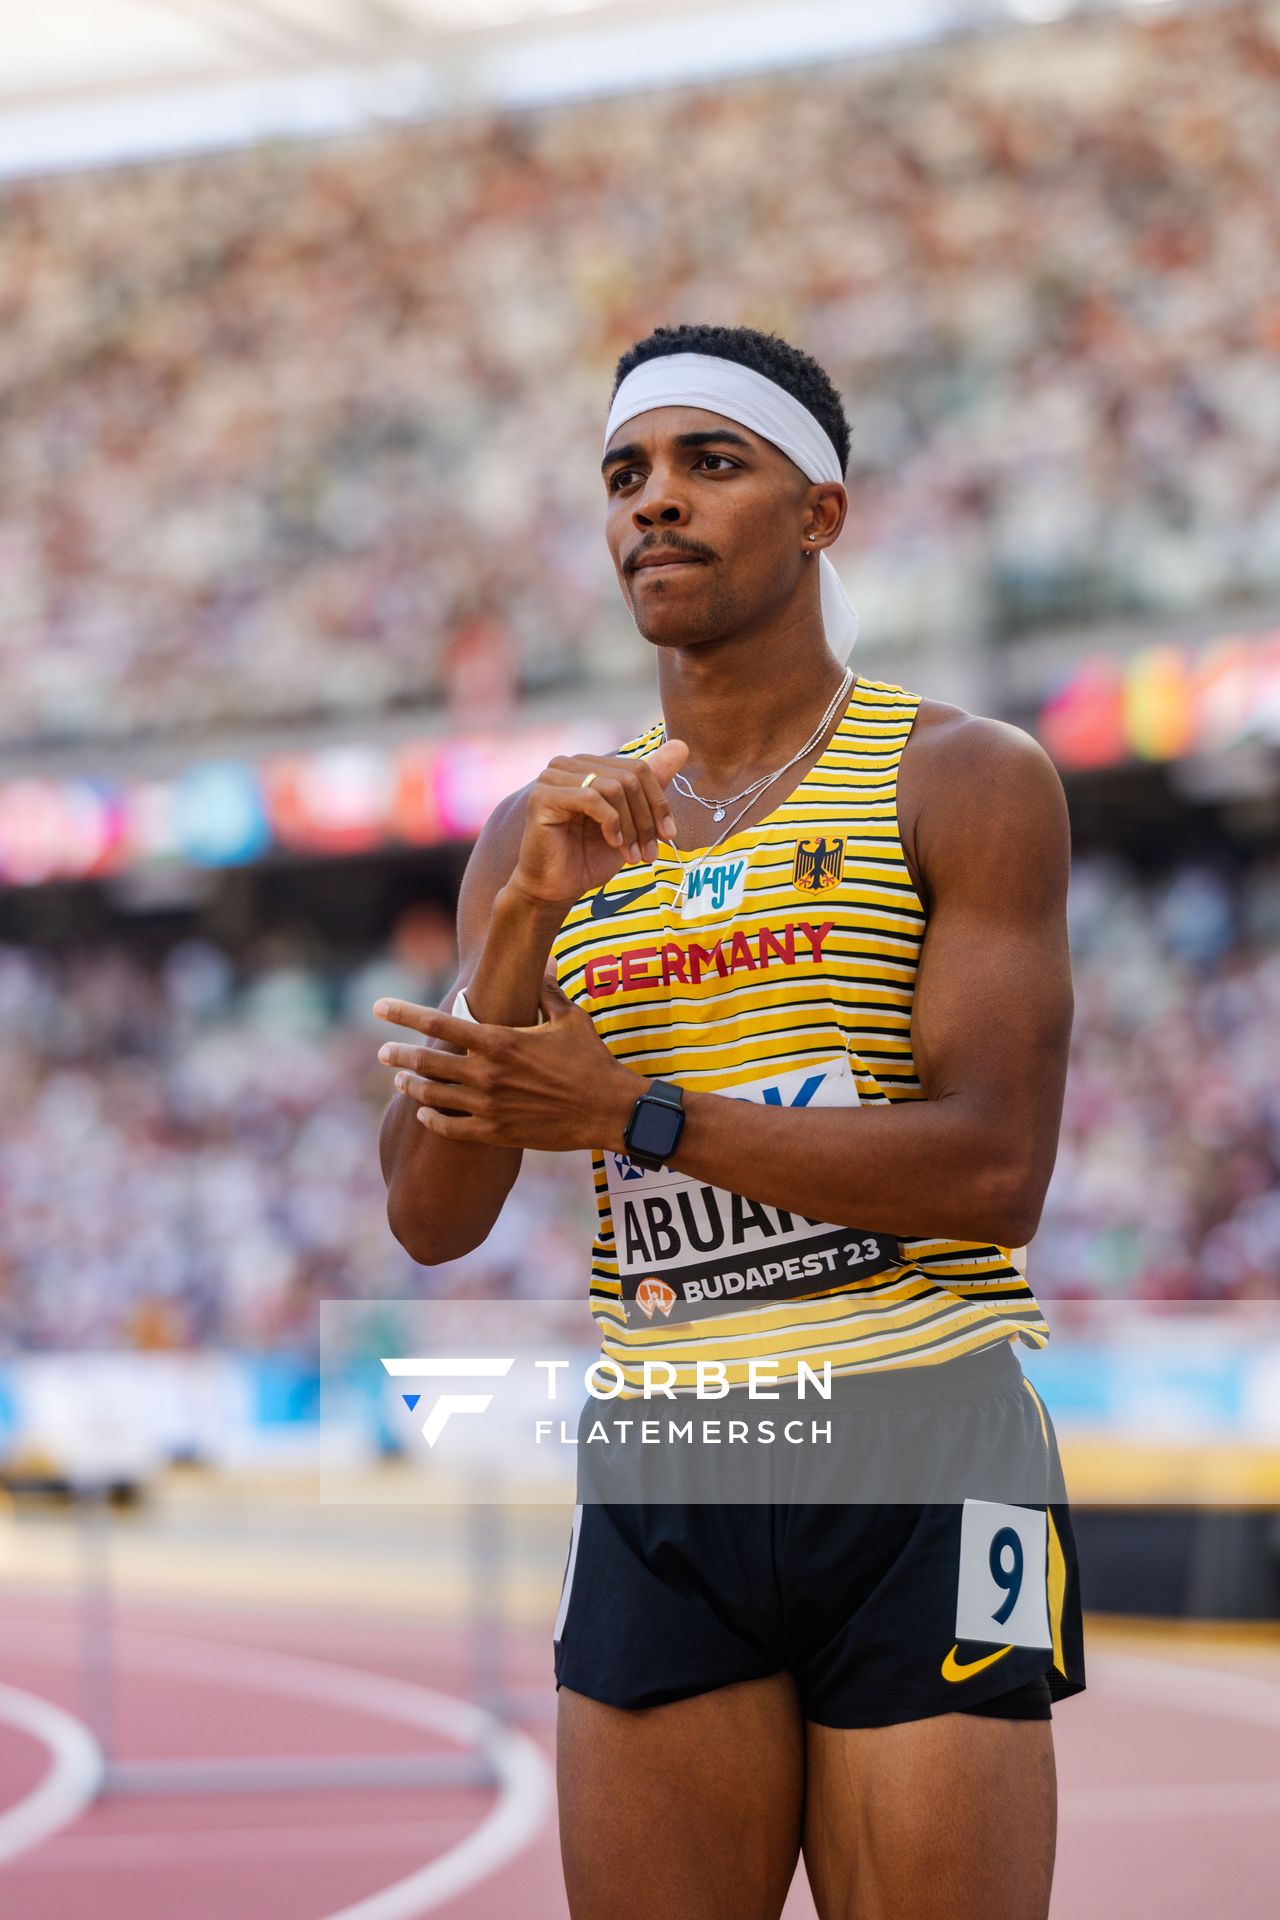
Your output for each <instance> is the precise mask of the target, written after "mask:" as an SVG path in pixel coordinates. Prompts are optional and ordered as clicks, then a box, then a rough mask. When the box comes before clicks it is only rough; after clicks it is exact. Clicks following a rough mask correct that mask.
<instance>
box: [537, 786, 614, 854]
mask: <svg viewBox="0 0 1280 1920" xmlns="http://www.w3.org/2000/svg"><path fill="white" fill-rule="evenodd" d="M588 771H592V769H588ZM582 780H583V776H582V774H578V775H577V776H576V777H575V776H573V775H571V774H570V775H566V774H563V773H558V772H557V770H556V769H554V768H550V767H549V768H548V769H547V771H546V772H545V773H544V774H542V776H541V778H540V779H539V781H538V783H537V785H536V786H535V787H534V789H533V792H532V793H531V794H530V796H529V810H530V812H531V813H533V814H534V816H535V818H536V817H537V815H538V814H539V813H541V814H542V815H543V817H546V815H548V814H549V815H550V816H551V817H552V818H553V819H556V820H567V819H568V818H569V817H570V816H571V815H573V814H575V813H585V814H586V815H587V816H588V817H589V818H590V819H592V820H595V821H597V822H598V823H599V827H600V832H601V834H602V836H603V838H604V839H605V840H606V841H607V842H608V844H609V845H610V846H611V847H617V848H619V849H620V850H622V851H625V848H626V841H625V839H624V836H623V831H622V822H621V821H620V820H619V818H618V810H617V808H616V807H615V806H614V805H613V804H612V803H611V802H610V801H609V800H606V798H605V796H604V795H603V794H602V793H597V791H596V784H597V783H596V782H595V781H592V783H591V785H590V786H589V787H584V786H583V784H582Z"/></svg>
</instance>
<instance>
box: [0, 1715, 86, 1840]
mask: <svg viewBox="0 0 1280 1920" xmlns="http://www.w3.org/2000/svg"><path fill="white" fill-rule="evenodd" d="M0 1721H3V1722H4V1723H5V1725H6V1726H10V1727H19V1728H21V1730H22V1731H23V1732H24V1733H29V1734H31V1735H32V1737H33V1738H34V1739H36V1740H39V1741H40V1742H41V1743H42V1745H44V1746H46V1747H47V1748H48V1749H49V1752H50V1753H51V1754H52V1755H53V1764H52V1765H51V1766H50V1768H49V1771H48V1772H47V1773H46V1774H45V1776H44V1778H43V1780H41V1782H40V1784H39V1786H37V1787H34V1788H33V1789H32V1791H31V1792H30V1793H29V1794H27V1795H26V1797H25V1798H24V1799H22V1800H19V1801H18V1803H17V1805H16V1806H12V1807H7V1808H6V1809H5V1811H4V1812H3V1813H0V1863H3V1862H4V1861H7V1860H16V1859H17V1857H18V1855H19V1854H20V1853H26V1852H28V1851H29V1850H30V1849H31V1848H32V1847H38V1846H39V1845H40V1842H41V1841H42V1840H47V1839H48V1838H49V1836H50V1834H53V1833H57V1831H58V1829H59V1828H60V1827H65V1826H69V1825H70V1823H71V1822H72V1821H73V1820H75V1819H77V1818H78V1817H79V1816H80V1814H81V1813H83V1811H84V1809H85V1808H86V1807H87V1806H88V1805H89V1803H90V1802H91V1801H92V1800H93V1799H94V1797H95V1795H96V1794H97V1792H98V1788H99V1787H100V1785H101V1784H102V1753H101V1750H100V1748H99V1746H98V1743H97V1741H96V1740H95V1739H94V1737H93V1735H92V1734H91V1733H90V1731H89V1729H88V1727H86V1726H85V1725H84V1723H83V1722H82V1721H80V1720H77V1719H75V1718H74V1717H73V1715H71V1714H69V1713H65V1712H64V1711H63V1709H62V1708H61V1707H57V1706H55V1705H54V1704H53V1702H52V1700H42V1699H41V1698H40V1696H39V1694H35V1693H23V1692H22V1691H21V1690H20V1689H19V1688H17V1687H6V1686H0Z"/></svg>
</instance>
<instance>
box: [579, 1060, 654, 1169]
mask: <svg viewBox="0 0 1280 1920" xmlns="http://www.w3.org/2000/svg"><path fill="white" fill-rule="evenodd" d="M652 1085H653V1081H652V1080H651V1079H650V1078H649V1077H648V1076H647V1075H646V1074H643V1073H633V1072H632V1070H631V1068H630V1067H619V1068H618V1071H617V1073H616V1074H611V1075H610V1077H609V1079H608V1081H607V1082H606V1084H605V1085H604V1086H603V1087H602V1089H601V1097H600V1102H599V1105H598V1107H597V1109H596V1112H595V1115H594V1123H595V1124H594V1126H593V1129H592V1131H593V1134H594V1138H593V1139H592V1141H591V1145H592V1146H593V1147H599V1148H600V1149H601V1150H602V1151H604V1152H607V1153H625V1152H626V1150H627V1146H626V1141H625V1140H624V1139H623V1135H624V1134H625V1133H626V1130H627V1123H628V1121H629V1120H630V1118H631V1115H632V1113H633V1111H634V1109H635V1104H636V1101H637V1100H638V1099H639V1098H640V1096H641V1094H642V1093H648V1091H649V1089H650V1087H651V1086H652Z"/></svg>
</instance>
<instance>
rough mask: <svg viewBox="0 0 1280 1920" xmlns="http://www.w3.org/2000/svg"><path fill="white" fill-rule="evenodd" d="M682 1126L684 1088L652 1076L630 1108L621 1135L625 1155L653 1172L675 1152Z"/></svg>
mask: <svg viewBox="0 0 1280 1920" xmlns="http://www.w3.org/2000/svg"><path fill="white" fill-rule="evenodd" d="M683 1126H684V1088H683V1087H677V1086H676V1085H675V1084H674V1082H672V1081H670V1080H655V1081H654V1083H653V1085H652V1086H651V1087H650V1089H649V1091H648V1093H642V1094H641V1095H640V1098H639V1099H638V1100H637V1101H636V1103H635V1105H634V1107H632V1109H631V1118H630V1119H629V1120H628V1122H627V1126H626V1131H625V1133H624V1134H623V1136H622V1138H623V1141H624V1143H625V1145H626V1149H627V1154H628V1157H629V1158H630V1159H632V1160H634V1161H635V1163H636V1165H637V1166H638V1167H645V1168H647V1170H648V1171H649V1172H650V1173H656V1172H657V1170H658V1168H659V1167H665V1166H666V1164H667V1162H668V1160H670V1158H671V1156H672V1154H673V1153H674V1152H675V1150H676V1142H677V1141H678V1140H679V1138H680V1133H681V1129H682V1128H683Z"/></svg>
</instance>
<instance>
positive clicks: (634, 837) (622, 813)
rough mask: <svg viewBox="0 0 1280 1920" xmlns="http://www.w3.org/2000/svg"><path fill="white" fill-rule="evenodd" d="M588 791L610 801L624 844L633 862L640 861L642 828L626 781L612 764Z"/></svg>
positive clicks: (602, 772)
mask: <svg viewBox="0 0 1280 1920" xmlns="http://www.w3.org/2000/svg"><path fill="white" fill-rule="evenodd" d="M587 792H588V793H598V794H599V795H600V796H601V798H602V799H604V800H607V801H608V803H609V805H610V806H611V807H612V808H613V810H614V812H615V813H616V814H617V816H618V824H619V826H620V827H621V828H622V844H623V845H624V847H625V848H626V850H627V854H628V857H629V858H630V859H631V860H632V861H633V862H638V861H639V859H640V830H639V828H638V826H637V825H636V818H635V815H634V813H633V812H632V811H631V795H630V793H629V791H628V788H627V784H626V782H625V781H624V780H623V779H622V777H621V776H620V775H619V774H618V773H617V772H616V771H615V770H614V768H613V767H612V766H610V768H609V770H608V772H607V773H606V772H604V771H601V773H600V774H599V775H598V776H597V777H596V779H595V780H594V781H593V783H592V785H591V786H589V787H588V788H587ZM655 851H656V849H655Z"/></svg>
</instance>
